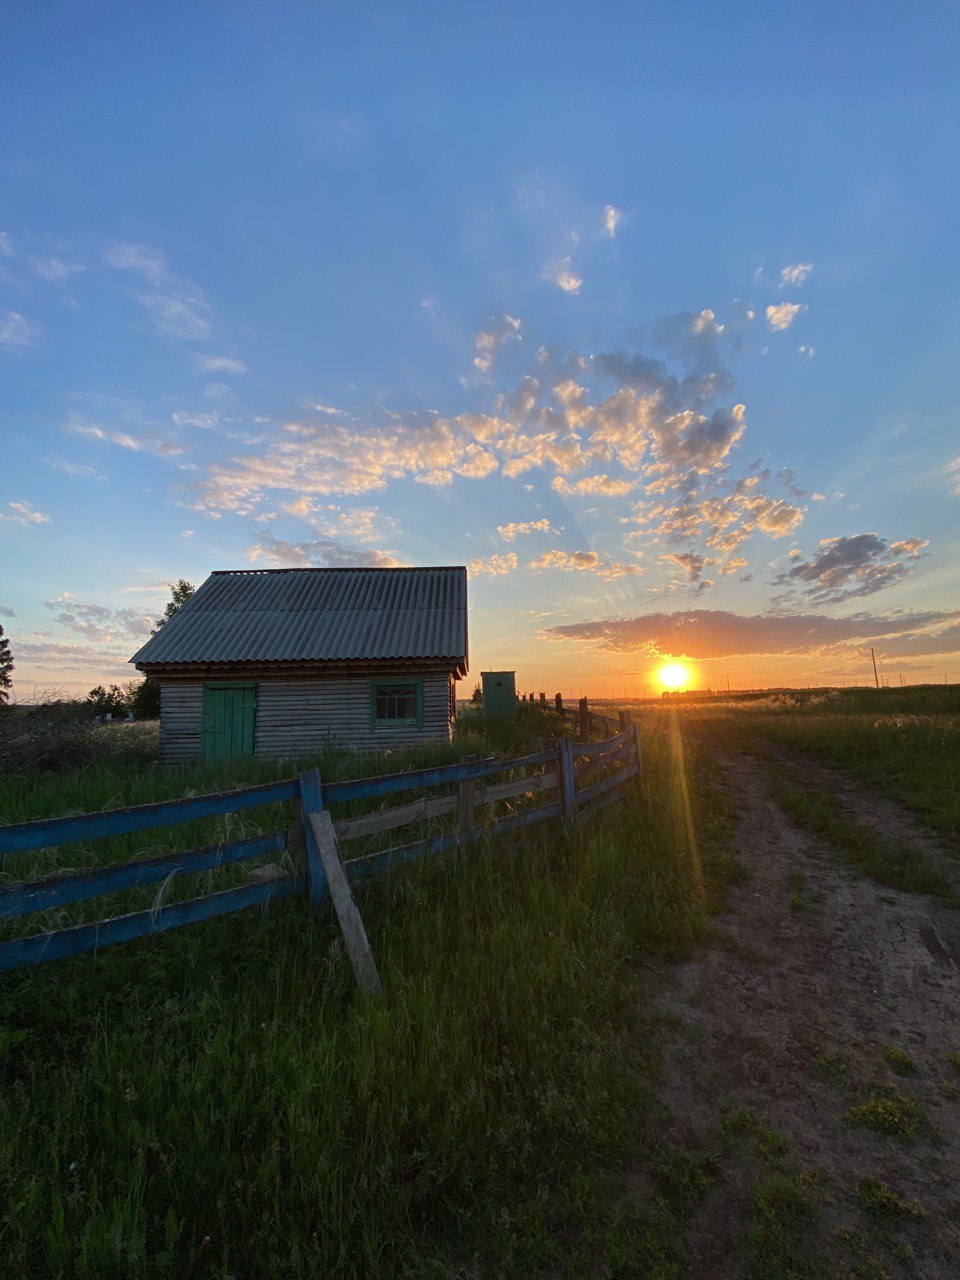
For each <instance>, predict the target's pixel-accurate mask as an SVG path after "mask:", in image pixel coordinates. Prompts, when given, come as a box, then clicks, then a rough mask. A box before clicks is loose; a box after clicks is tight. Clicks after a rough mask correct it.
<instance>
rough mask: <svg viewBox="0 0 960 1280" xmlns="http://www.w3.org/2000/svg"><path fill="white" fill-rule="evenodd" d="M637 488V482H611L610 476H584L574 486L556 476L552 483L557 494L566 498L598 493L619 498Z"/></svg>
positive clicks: (561, 477)
mask: <svg viewBox="0 0 960 1280" xmlns="http://www.w3.org/2000/svg"><path fill="white" fill-rule="evenodd" d="M636 487H637V484H636V481H635V480H611V478H610V477H609V476H605V475H601V476H583V477H582V478H581V479H580V480H576V481H574V483H573V484H570V483H568V481H566V480H564V478H563V476H554V478H553V480H552V481H551V488H553V489H555V490H556V491H557V493H561V494H563V496H564V497H566V498H569V497H573V496H582V495H583V494H598V493H599V494H603V495H604V497H607V498H617V497H621V496H622V495H623V494H625V493H632V492H633V490H634V489H635V488H636Z"/></svg>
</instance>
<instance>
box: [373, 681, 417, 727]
mask: <svg viewBox="0 0 960 1280" xmlns="http://www.w3.org/2000/svg"><path fill="white" fill-rule="evenodd" d="M376 697H377V719H378V720H386V721H390V720H394V721H402V720H411V721H414V722H415V721H416V719H417V686H416V685H415V684H378V685H377V694H376Z"/></svg>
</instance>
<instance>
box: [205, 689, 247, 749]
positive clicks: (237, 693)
mask: <svg viewBox="0 0 960 1280" xmlns="http://www.w3.org/2000/svg"><path fill="white" fill-rule="evenodd" d="M256 731H257V686H256V685H255V684H241V683H239V682H237V683H228V684H205V685H204V686H203V725H202V731H201V737H200V755H201V757H202V759H203V760H205V761H210V762H216V761H218V760H232V759H234V758H235V757H237V756H252V755H253V751H254V746H255V744H256Z"/></svg>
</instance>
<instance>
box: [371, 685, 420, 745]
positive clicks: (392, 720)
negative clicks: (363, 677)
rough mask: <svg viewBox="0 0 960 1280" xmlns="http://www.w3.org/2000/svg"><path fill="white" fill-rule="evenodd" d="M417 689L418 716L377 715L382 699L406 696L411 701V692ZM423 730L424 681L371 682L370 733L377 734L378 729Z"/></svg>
mask: <svg viewBox="0 0 960 1280" xmlns="http://www.w3.org/2000/svg"><path fill="white" fill-rule="evenodd" d="M414 688H415V689H416V696H417V714H416V716H383V717H380V716H378V715H377V703H378V701H379V700H380V699H382V698H384V697H386V698H388V699H389V698H391V697H393V698H396V697H397V696H402V695H404V694H406V696H407V698H408V699H409V692H408V691H409V690H411V689H414ZM402 727H406V728H411V727H416V728H417V729H422V728H423V680H395V679H394V680H371V681H370V731H371V733H373V732H375V731H376V730H377V729H392V728H402Z"/></svg>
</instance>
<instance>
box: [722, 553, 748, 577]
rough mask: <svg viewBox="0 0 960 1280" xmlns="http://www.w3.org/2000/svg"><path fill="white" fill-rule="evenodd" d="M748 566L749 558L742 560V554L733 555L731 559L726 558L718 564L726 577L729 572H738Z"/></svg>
mask: <svg viewBox="0 0 960 1280" xmlns="http://www.w3.org/2000/svg"><path fill="white" fill-rule="evenodd" d="M749 567H750V561H749V560H744V558H743V556H734V557H733V559H732V560H727V561H726V563H725V564H722V565H721V566H720V572H721V573H722V574H723V576H724V577H727V576H729V574H731V573H739V572H740V570H741V569H749Z"/></svg>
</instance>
